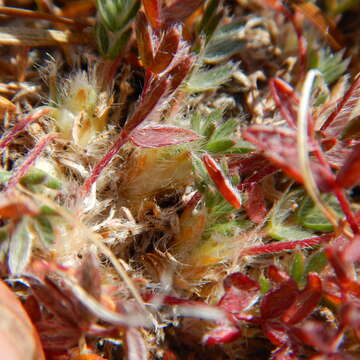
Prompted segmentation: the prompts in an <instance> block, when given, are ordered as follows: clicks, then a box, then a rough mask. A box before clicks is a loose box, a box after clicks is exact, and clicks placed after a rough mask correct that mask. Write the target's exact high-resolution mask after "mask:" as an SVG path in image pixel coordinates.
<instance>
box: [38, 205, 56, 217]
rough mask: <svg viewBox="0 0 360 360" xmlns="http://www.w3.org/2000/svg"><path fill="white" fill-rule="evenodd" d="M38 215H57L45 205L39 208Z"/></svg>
mask: <svg viewBox="0 0 360 360" xmlns="http://www.w3.org/2000/svg"><path fill="white" fill-rule="evenodd" d="M40 214H41V215H58V213H57V212H56V211H55V210H53V209H52V208H50V207H49V206H47V205H43V206H41V207H40Z"/></svg>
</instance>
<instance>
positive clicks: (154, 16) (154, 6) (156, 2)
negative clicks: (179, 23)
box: [142, 0, 162, 30]
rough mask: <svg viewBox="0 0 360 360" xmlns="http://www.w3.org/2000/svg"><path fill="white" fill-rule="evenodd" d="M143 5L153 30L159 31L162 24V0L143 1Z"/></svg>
mask: <svg viewBox="0 0 360 360" xmlns="http://www.w3.org/2000/svg"><path fill="white" fill-rule="evenodd" d="M142 3H143V6H144V10H145V14H146V17H147V18H148V20H149V22H150V24H151V26H152V28H153V29H154V30H159V29H160V26H161V23H162V20H161V4H160V0H143V2H142Z"/></svg>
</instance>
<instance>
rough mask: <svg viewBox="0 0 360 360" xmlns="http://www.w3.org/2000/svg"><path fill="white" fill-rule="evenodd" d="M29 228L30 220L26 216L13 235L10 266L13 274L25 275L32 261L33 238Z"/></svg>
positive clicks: (11, 238) (10, 248) (10, 247)
mask: <svg viewBox="0 0 360 360" xmlns="http://www.w3.org/2000/svg"><path fill="white" fill-rule="evenodd" d="M28 226H29V218H28V217H26V216H24V217H23V218H22V219H21V220H20V221H19V223H18V224H17V225H16V228H15V230H14V232H13V233H12V234H11V237H10V246H9V257H8V264H9V269H10V272H11V273H12V274H16V275H19V274H21V273H23V272H24V270H25V268H26V266H27V265H28V263H29V261H30V257H31V249H32V242H33V238H32V235H31V234H30V231H29V228H28Z"/></svg>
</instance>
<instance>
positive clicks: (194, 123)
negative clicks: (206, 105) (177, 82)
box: [0, 111, 202, 176]
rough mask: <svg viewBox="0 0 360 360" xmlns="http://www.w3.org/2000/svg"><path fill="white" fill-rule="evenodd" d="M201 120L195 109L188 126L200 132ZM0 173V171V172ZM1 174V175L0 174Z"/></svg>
mask: <svg viewBox="0 0 360 360" xmlns="http://www.w3.org/2000/svg"><path fill="white" fill-rule="evenodd" d="M201 122H202V117H201V114H200V113H199V112H198V111H196V112H195V113H194V114H193V115H192V116H191V119H190V126H191V129H192V130H194V131H195V132H197V133H198V134H202V133H201ZM0 174H1V173H0ZM0 176H1V175H0Z"/></svg>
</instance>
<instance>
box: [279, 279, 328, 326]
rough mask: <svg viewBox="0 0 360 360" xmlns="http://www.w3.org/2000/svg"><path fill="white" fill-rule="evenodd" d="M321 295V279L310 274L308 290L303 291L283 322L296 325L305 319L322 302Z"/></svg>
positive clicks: (285, 315) (286, 313)
mask: <svg viewBox="0 0 360 360" xmlns="http://www.w3.org/2000/svg"><path fill="white" fill-rule="evenodd" d="M321 294H322V287H321V279H320V277H319V276H318V275H317V274H315V273H310V274H309V275H308V282H307V286H306V288H305V289H304V290H303V291H301V293H300V294H299V295H298V296H297V297H296V299H295V301H294V303H293V304H292V305H291V306H290V308H289V309H288V310H286V312H285V314H283V316H282V320H283V321H284V322H285V323H287V324H289V325H295V324H297V323H298V322H300V321H301V320H303V319H305V318H306V317H307V316H308V315H309V314H310V313H311V312H312V311H313V310H314V309H315V307H316V306H317V305H318V303H319V302H320V299H321Z"/></svg>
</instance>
